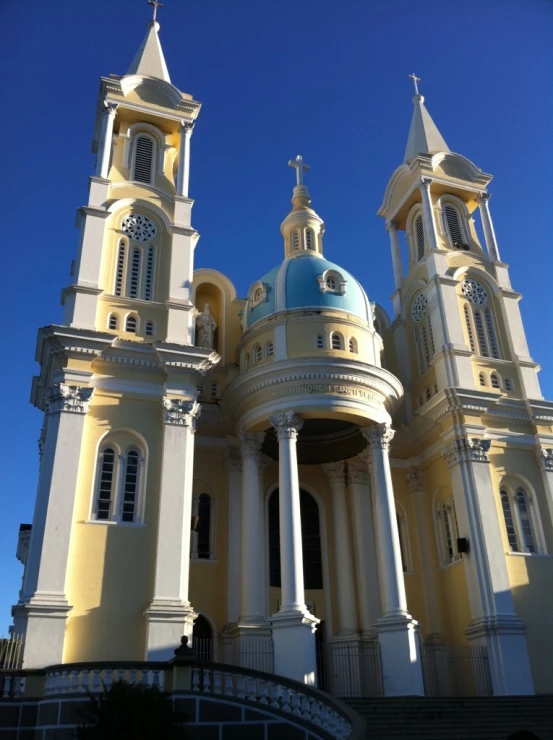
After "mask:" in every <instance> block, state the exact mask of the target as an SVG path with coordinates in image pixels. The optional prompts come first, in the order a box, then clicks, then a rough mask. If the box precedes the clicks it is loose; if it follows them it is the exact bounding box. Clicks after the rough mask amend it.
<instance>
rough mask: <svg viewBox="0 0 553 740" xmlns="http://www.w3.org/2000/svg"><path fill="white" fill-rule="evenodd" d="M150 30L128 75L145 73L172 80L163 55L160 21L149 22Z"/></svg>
mask: <svg viewBox="0 0 553 740" xmlns="http://www.w3.org/2000/svg"><path fill="white" fill-rule="evenodd" d="M147 28H148V31H147V33H146V36H145V37H144V41H143V42H142V44H141V45H140V49H139V50H138V51H137V52H136V55H135V57H134V59H133V60H132V62H131V66H130V67H129V69H128V70H127V74H128V75H143V76H144V77H157V79H158V80H164V81H165V82H171V78H170V77H169V70H168V69H167V64H166V63H165V57H164V56H163V49H162V48H161V43H160V41H159V36H158V35H157V33H158V31H159V23H158V22H157V21H155V20H153V21H150V22H149V23H148V26H147Z"/></svg>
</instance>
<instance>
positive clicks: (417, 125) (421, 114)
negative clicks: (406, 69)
mask: <svg viewBox="0 0 553 740" xmlns="http://www.w3.org/2000/svg"><path fill="white" fill-rule="evenodd" d="M409 77H411V79H412V80H413V84H414V85H415V97H414V98H413V105H414V106H415V110H414V111H413V118H412V119H411V128H410V129H409V138H408V139H407V148H406V149H405V157H404V159H403V161H404V162H407V160H409V159H412V158H413V157H416V156H417V154H432V153H433V152H449V147H448V145H447V144H446V143H445V141H444V138H443V136H442V135H441V133H440V132H439V131H438V127H437V126H436V124H435V123H434V121H433V120H432V118H431V116H430V113H429V112H428V111H427V110H426V108H425V107H424V98H423V96H422V95H421V94H420V93H419V88H418V85H417V83H418V82H420V77H416V76H415V75H414V74H412V75H409Z"/></svg>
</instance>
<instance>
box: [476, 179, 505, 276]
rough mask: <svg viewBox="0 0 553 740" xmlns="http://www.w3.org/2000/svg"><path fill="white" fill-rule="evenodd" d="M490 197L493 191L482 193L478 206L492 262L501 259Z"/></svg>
mask: <svg viewBox="0 0 553 740" xmlns="http://www.w3.org/2000/svg"><path fill="white" fill-rule="evenodd" d="M490 198H491V193H481V194H480V197H479V198H478V206H479V208H480V218H481V219H482V228H483V230H484V238H485V240H486V247H487V248H488V257H489V258H490V260H491V262H500V261H501V260H500V259H499V249H498V248H497V239H496V238H495V231H494V228H493V223H492V217H491V214H490V206H489V200H490Z"/></svg>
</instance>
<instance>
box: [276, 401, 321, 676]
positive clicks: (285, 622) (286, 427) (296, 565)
mask: <svg viewBox="0 0 553 740" xmlns="http://www.w3.org/2000/svg"><path fill="white" fill-rule="evenodd" d="M270 422H271V424H272V425H273V427H274V428H275V431H276V434H277V438H278V461H279V525H280V574H281V605H280V609H279V611H278V613H277V614H274V615H273V616H272V618H271V624H272V628H273V643H274V650H275V653H274V656H275V657H274V671H275V673H277V674H280V675H282V676H287V677H288V678H292V679H294V680H296V681H302V682H303V683H306V684H308V685H311V686H314V685H315V684H316V682H317V657H316V652H315V629H316V626H317V624H318V623H319V620H318V619H316V618H315V617H314V616H313V615H312V614H310V613H309V611H308V610H307V607H306V606H305V591H304V581H303V552H302V535H301V510H300V486H299V478H298V460H297V451H296V439H297V436H298V432H299V430H300V429H301V427H302V426H303V421H302V420H301V419H300V418H299V417H298V416H296V414H294V413H293V412H292V411H285V412H284V413H281V414H278V415H276V416H271V417H270Z"/></svg>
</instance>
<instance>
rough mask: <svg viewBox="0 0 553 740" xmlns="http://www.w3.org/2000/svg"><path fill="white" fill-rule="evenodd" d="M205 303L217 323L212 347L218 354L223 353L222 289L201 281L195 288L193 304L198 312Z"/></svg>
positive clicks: (202, 308)
mask: <svg viewBox="0 0 553 740" xmlns="http://www.w3.org/2000/svg"><path fill="white" fill-rule="evenodd" d="M206 303H207V304H209V310H210V311H211V315H212V316H213V318H214V319H215V323H216V324H217V331H216V332H215V347H214V349H215V350H217V352H218V353H219V354H220V355H223V351H224V344H225V298H224V295H223V292H222V290H221V289H220V288H218V287H217V286H216V285H214V284H213V283H201V284H200V285H198V287H197V288H196V300H195V306H196V308H197V309H198V311H200V313H201V312H202V311H203V310H204V308H205V306H206Z"/></svg>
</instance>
